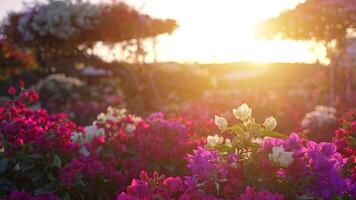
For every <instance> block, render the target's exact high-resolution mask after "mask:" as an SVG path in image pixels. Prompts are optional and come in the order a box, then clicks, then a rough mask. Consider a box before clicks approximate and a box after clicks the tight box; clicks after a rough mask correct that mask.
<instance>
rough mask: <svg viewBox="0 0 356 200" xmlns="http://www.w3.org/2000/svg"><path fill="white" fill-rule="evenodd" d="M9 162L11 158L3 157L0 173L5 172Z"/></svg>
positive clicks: (0, 163) (0, 162) (0, 161)
mask: <svg viewBox="0 0 356 200" xmlns="http://www.w3.org/2000/svg"><path fill="white" fill-rule="evenodd" d="M8 164H9V160H8V159H7V158H2V159H1V160H0V173H1V172H4V171H5V170H6V168H7V165H8Z"/></svg>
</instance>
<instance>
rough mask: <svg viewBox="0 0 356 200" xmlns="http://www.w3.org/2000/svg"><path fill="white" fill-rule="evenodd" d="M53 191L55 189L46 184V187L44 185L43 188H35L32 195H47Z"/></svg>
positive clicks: (51, 185)
mask: <svg viewBox="0 0 356 200" xmlns="http://www.w3.org/2000/svg"><path fill="white" fill-rule="evenodd" d="M54 191H55V187H54V185H53V184H51V183H50V184H48V185H44V186H41V187H39V188H37V189H36V190H35V191H34V194H35V195H42V194H49V193H52V192H54Z"/></svg>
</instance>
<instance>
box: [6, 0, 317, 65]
mask: <svg viewBox="0 0 356 200" xmlns="http://www.w3.org/2000/svg"><path fill="white" fill-rule="evenodd" d="M92 1H93V2H100V1H101V2H105V1H110V0H92ZM301 1H302V0H248V1H247V0H126V1H125V2H127V3H128V4H130V5H133V6H135V7H136V8H137V9H139V10H140V11H141V12H144V13H147V14H150V15H151V16H154V17H160V18H173V19H176V20H177V21H178V23H179V29H177V30H176V31H175V32H174V34H173V35H171V36H168V35H164V36H161V37H160V38H159V44H158V47H157V50H158V60H159V61H179V62H201V63H208V62H234V61H255V62H314V61H315V59H316V57H315V56H314V55H313V54H312V52H311V49H310V47H311V45H310V44H307V43H303V42H294V41H262V40H257V39H256V38H255V37H254V31H255V30H254V29H255V26H256V24H257V23H258V22H260V21H262V20H265V19H268V18H269V17H272V16H276V15H278V14H279V13H280V12H281V11H283V10H284V9H288V8H293V7H294V6H296V5H297V4H298V3H299V2H301ZM21 2H22V0H0V17H4V16H5V14H6V12H7V11H9V10H19V9H21V7H22V6H21V5H22V3H21ZM26 2H29V1H26ZM148 50H149V49H148ZM100 53H101V54H106V51H105V49H104V48H103V49H101V50H100ZM149 57H150V58H152V56H151V55H150V56H149ZM110 58H111V57H108V59H110Z"/></svg>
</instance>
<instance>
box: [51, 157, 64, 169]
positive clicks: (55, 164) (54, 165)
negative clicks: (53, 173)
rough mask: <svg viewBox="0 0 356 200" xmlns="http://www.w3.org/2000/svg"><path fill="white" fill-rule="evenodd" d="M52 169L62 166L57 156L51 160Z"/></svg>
mask: <svg viewBox="0 0 356 200" xmlns="http://www.w3.org/2000/svg"><path fill="white" fill-rule="evenodd" d="M51 166H52V167H56V168H60V167H61V166H62V161H61V159H60V158H59V156H58V155H55V156H54V157H53V160H52V164H51Z"/></svg>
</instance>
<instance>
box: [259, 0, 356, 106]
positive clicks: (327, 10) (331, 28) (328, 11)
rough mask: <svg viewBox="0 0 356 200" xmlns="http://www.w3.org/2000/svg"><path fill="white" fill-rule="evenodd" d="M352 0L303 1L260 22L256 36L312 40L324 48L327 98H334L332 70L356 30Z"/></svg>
mask: <svg viewBox="0 0 356 200" xmlns="http://www.w3.org/2000/svg"><path fill="white" fill-rule="evenodd" d="M355 30H356V1H355V0H307V1H305V2H304V3H301V4H299V5H298V6H296V8H294V9H293V10H287V11H285V12H283V13H281V14H280V15H279V16H277V17H275V18H271V19H268V20H267V21H265V22H262V23H261V24H260V25H259V27H258V31H257V35H258V36H260V37H264V38H269V39H271V38H273V37H281V38H290V39H295V40H314V41H317V42H320V43H322V44H323V45H324V46H325V47H326V49H327V55H328V58H329V59H330V60H331V63H330V98H331V99H332V100H333V99H334V82H335V81H334V79H335V75H334V71H335V69H334V68H335V66H337V65H338V64H339V61H340V59H341V58H342V56H343V54H344V52H345V48H346V46H347V43H348V41H349V40H350V39H352V38H353V37H355V33H356V31H355Z"/></svg>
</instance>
